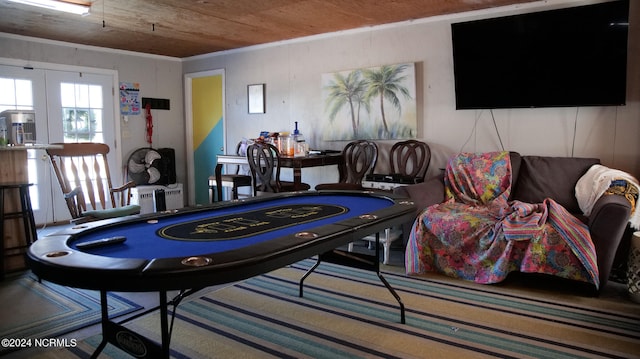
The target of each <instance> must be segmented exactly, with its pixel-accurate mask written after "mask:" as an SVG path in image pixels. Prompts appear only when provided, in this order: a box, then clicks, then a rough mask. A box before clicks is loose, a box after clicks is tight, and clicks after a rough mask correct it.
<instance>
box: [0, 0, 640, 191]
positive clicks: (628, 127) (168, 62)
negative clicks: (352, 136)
mask: <svg viewBox="0 0 640 359" xmlns="http://www.w3.org/2000/svg"><path fill="white" fill-rule="evenodd" d="M593 2H597V1H594V0H547V1H540V2H536V3H531V4H525V5H518V6H510V7H504V8H498V9H493V10H487V11H481V12H472V13H465V14H457V15H454V16H447V17H435V18H429V19H420V20H415V21H411V22H406V23H401V24H393V25H387V26H380V27H374V28H367V29H360V30H355V31H345V32H340V33H335V34H326V35H321V36H316V37H310V38H305V39H299V40H293V41H288V42H282V43H279V44H270V45H264V46H256V47H251V48H245V49H241V50H237V51H229V52H224V53H218V54H210V55H205V56H198V57H193V58H188V59H183V60H182V61H181V60H179V59H175V58H168V57H160V56H150V55H145V54H137V53H131V52H124V51H114V50H108V49H100V48H92V47H87V46H82V45H73V44H66V43H56V42H51V41H44V40H37V39H28V38H23V37H18V36H13V35H3V34H0V49H2V54H1V55H0V57H2V58H10V59H15V60H17V61H24V64H25V65H28V64H29V62H44V63H53V64H62V65H67V66H82V67H95V68H103V69H114V70H117V72H118V75H119V81H128V82H139V83H140V86H141V95H142V96H144V97H156V98H167V99H169V100H170V101H171V110H170V111H162V110H154V111H153V116H154V123H155V127H154V136H153V146H154V147H171V148H175V149H176V158H177V172H178V181H179V182H182V183H185V185H186V184H187V183H188V181H187V180H186V167H185V163H186V161H184V159H185V158H186V153H185V124H184V91H183V85H182V84H183V74H184V73H192V72H199V71H205V70H213V69H225V77H226V121H227V123H226V125H227V132H226V143H227V148H233V146H234V145H235V143H236V142H237V141H238V139H240V138H242V137H255V136H256V134H258V133H259V131H261V130H269V131H282V130H291V129H292V128H293V122H294V121H299V122H300V128H301V131H302V132H303V133H304V134H305V136H306V137H307V139H308V140H309V141H310V143H311V145H312V146H313V147H315V148H326V149H329V148H334V149H340V148H342V147H343V145H344V143H341V142H330V143H323V142H322V141H321V140H320V139H319V138H318V132H319V131H317V127H318V123H319V122H320V120H321V119H323V118H324V116H325V114H324V113H323V104H322V101H321V88H320V87H321V83H320V81H321V75H322V74H323V73H329V72H335V71H341V70H348V69H355V68H361V67H371V66H378V65H385V64H395V63H404V62H413V63H415V64H416V86H417V105H418V134H419V136H418V137H419V138H421V139H424V140H425V141H427V142H428V143H429V144H430V146H431V148H432V150H433V152H434V158H433V160H432V165H431V168H430V172H431V173H433V172H437V171H438V168H441V167H443V166H444V164H445V161H446V158H447V157H448V156H449V155H450V154H452V153H455V152H459V151H491V150H499V149H501V146H500V141H499V139H498V136H497V134H496V131H495V128H494V125H493V122H492V119H491V113H489V112H488V111H456V110H455V104H454V88H453V70H452V57H451V40H450V39H451V34H450V24H451V22H457V21H465V20H471V19H475V18H482V17H493V16H502V15H509V14H516V13H522V12H528V11H537V10H542V9H551V8H557V7H562V6H566V4H567V3H570V4H572V5H581V4H587V3H593ZM630 16H631V19H630V23H631V26H630V35H629V46H630V52H629V60H628V69H629V72H628V94H627V105H626V106H622V107H595V108H591V107H589V108H579V109H578V108H562V109H514V110H496V111H494V112H493V115H494V116H495V119H496V124H497V126H498V130H499V133H500V137H501V139H502V143H503V145H504V148H505V149H506V150H514V151H518V152H520V153H522V154H525V155H526V154H537V155H552V156H571V155H574V156H583V157H585V156H589V157H598V158H600V159H601V160H602V162H603V163H604V164H605V165H608V166H611V167H616V168H619V169H622V170H625V171H628V172H630V173H632V174H633V175H635V176H636V177H640V61H639V59H640V26H639V24H640V2H638V1H631V9H630ZM254 83H266V84H267V92H266V96H267V113H266V114H263V115H249V114H247V96H246V93H247V85H248V84H254ZM576 114H577V117H576ZM576 118H577V122H575V125H576V131H575V142H574V140H573V138H574V120H575V119H576ZM119 121H122V120H121V119H119ZM120 125H121V134H122V135H123V136H122V145H121V148H120V151H121V156H122V158H123V161H124V160H126V158H127V157H128V155H129V154H130V152H131V151H133V150H134V149H136V148H138V147H145V146H146V145H147V144H146V142H145V132H144V131H145V127H144V117H143V116H140V117H137V118H131V119H130V121H129V122H128V123H126V124H125V123H124V122H120ZM574 143H575V145H574ZM388 145H389V144H388V143H386V144H383V147H388ZM379 162H382V161H379ZM380 167H381V168H380V171H384V166H380ZM335 173H336V171H331V170H322V169H317V168H314V169H304V170H303V180H304V181H306V182H308V183H310V184H312V185H314V184H316V183H321V182H326V181H333V180H335V179H337V175H336V174H335ZM286 175H288V174H285V176H286Z"/></svg>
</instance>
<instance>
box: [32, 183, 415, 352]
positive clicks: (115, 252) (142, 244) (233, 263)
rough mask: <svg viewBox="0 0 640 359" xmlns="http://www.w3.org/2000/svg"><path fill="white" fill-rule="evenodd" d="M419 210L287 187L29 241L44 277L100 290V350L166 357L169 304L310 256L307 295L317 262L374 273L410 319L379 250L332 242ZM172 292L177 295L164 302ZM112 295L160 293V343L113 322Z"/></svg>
mask: <svg viewBox="0 0 640 359" xmlns="http://www.w3.org/2000/svg"><path fill="white" fill-rule="evenodd" d="M414 216H415V206H414V204H413V203H412V202H410V201H409V200H407V199H405V198H399V197H396V196H394V195H393V194H391V193H387V192H372V191H334V192H326V191H306V192H288V193H283V194H276V195H268V196H259V197H254V198H251V199H246V200H234V201H227V202H217V203H215V204H212V205H209V206H201V207H191V208H185V209H181V210H175V211H168V212H165V213H154V214H147V215H137V216H129V217H126V218H123V219H110V220H103V221H97V222H90V223H86V224H83V225H78V226H74V227H70V228H68V229H65V230H63V231H60V232H56V233H54V234H52V235H49V236H47V237H44V238H41V239H39V240H37V241H36V242H35V243H33V244H32V245H31V246H30V248H29V250H28V253H27V262H28V265H29V267H30V268H31V270H32V271H33V273H34V274H35V275H37V276H38V277H39V278H40V279H43V280H48V281H51V282H55V283H58V284H62V285H66V286H70V287H77V288H85V289H94V290H99V291H100V293H101V302H102V303H101V305H102V319H103V320H102V327H103V343H101V345H100V346H99V347H98V349H97V350H96V353H94V355H97V354H98V353H99V352H100V351H101V350H102V349H103V348H104V346H105V345H106V343H107V342H111V343H113V344H115V345H117V346H119V347H121V348H122V349H124V350H126V351H128V352H129V353H131V354H133V355H134V356H141V352H142V351H143V352H144V356H147V357H168V355H169V339H170V328H169V325H168V322H167V316H168V309H167V307H168V305H170V304H173V305H174V306H175V305H177V304H178V303H179V301H180V300H181V299H182V298H184V297H185V296H186V295H188V294H190V293H193V292H195V291H196V290H199V289H202V288H205V287H208V286H213V285H217V284H223V283H230V282H235V281H238V280H243V279H246V278H250V277H253V276H256V275H259V274H263V273H266V272H269V271H272V270H275V269H278V268H281V267H283V266H286V265H289V264H292V263H295V262H297V261H300V260H302V259H306V258H309V257H313V256H317V258H318V260H317V263H316V265H315V266H314V267H313V268H311V270H310V271H309V272H308V273H306V274H305V275H304V276H303V277H302V279H301V281H300V295H301V296H302V294H303V291H302V290H303V289H302V288H303V280H304V278H306V277H307V276H308V275H309V274H310V273H311V272H312V271H313V269H315V267H317V265H318V264H320V262H321V261H331V262H334V263H340V264H344V265H352V266H356V267H360V268H365V269H371V270H375V271H377V272H378V276H379V277H380V279H381V280H382V281H383V283H384V284H385V286H386V287H387V288H388V289H389V291H391V293H392V294H393V296H394V297H395V298H396V300H397V301H398V303H399V304H400V307H401V311H402V322H404V306H403V304H402V301H401V300H400V298H399V297H398V296H397V294H396V293H395V291H393V289H392V288H391V286H390V285H389V284H388V283H387V282H386V281H385V280H384V277H383V276H382V275H381V274H380V273H379V260H378V258H377V256H378V254H379V253H376V258H374V259H371V258H364V257H366V256H362V255H357V254H355V253H346V252H343V251H339V250H336V248H338V247H341V246H343V245H346V244H348V243H350V242H352V241H355V240H358V239H360V238H363V237H365V236H367V235H371V234H376V233H379V232H380V231H383V230H384V229H386V228H389V227H392V226H399V225H401V224H402V223H405V222H407V221H411V220H413V217H414ZM105 240H106V241H105ZM88 242H92V243H95V242H98V243H97V244H94V245H90V246H86V245H87V243H88ZM101 242H102V243H101ZM105 242H106V243H105ZM376 247H378V246H376ZM170 290H179V291H180V294H179V295H178V296H176V298H174V299H173V300H172V301H169V302H168V301H167V291H170ZM108 291H120V292H158V293H159V296H160V306H159V309H160V312H161V321H162V323H161V335H162V343H161V345H158V344H157V343H154V342H152V341H150V340H149V339H147V338H144V337H142V336H139V335H137V334H136V333H132V332H130V331H129V330H128V329H126V328H125V327H123V326H122V325H121V324H122V323H114V322H112V321H111V320H109V318H108V305H107V295H106V293H107V292H108ZM141 348H143V349H144V350H141Z"/></svg>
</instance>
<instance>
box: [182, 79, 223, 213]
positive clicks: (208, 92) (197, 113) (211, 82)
mask: <svg viewBox="0 0 640 359" xmlns="http://www.w3.org/2000/svg"><path fill="white" fill-rule="evenodd" d="M185 88H186V89H187V96H186V97H187V99H186V101H185V103H186V104H187V107H188V108H187V111H186V112H187V153H188V156H189V157H190V158H189V162H190V163H188V167H189V174H190V176H189V177H190V190H189V204H191V205H193V204H206V203H208V202H209V185H208V179H209V176H212V175H213V174H214V169H215V166H216V163H217V161H216V156H217V155H218V154H222V153H224V72H223V71H209V72H205V73H197V74H188V75H186V86H185Z"/></svg>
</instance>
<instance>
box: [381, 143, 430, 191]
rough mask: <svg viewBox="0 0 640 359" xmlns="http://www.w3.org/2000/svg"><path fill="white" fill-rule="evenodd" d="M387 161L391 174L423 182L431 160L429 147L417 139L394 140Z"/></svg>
mask: <svg viewBox="0 0 640 359" xmlns="http://www.w3.org/2000/svg"><path fill="white" fill-rule="evenodd" d="M389 162H390V168H391V173H392V174H394V175H400V176H402V177H403V178H413V182H415V183H418V182H423V181H424V176H425V174H426V173H427V169H428V168H429V162H431V149H430V148H429V146H428V145H427V144H426V143H424V142H421V141H417V140H407V141H401V142H396V143H395V144H394V145H393V146H392V147H391V151H390V152H389Z"/></svg>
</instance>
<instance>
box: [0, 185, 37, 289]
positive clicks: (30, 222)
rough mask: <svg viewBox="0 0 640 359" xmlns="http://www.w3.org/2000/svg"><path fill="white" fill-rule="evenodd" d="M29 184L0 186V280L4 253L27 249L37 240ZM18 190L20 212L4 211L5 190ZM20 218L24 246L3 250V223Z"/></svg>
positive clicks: (2, 273)
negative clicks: (0, 243)
mask: <svg viewBox="0 0 640 359" xmlns="http://www.w3.org/2000/svg"><path fill="white" fill-rule="evenodd" d="M31 185H32V184H31V183H20V182H8V183H2V184H0V235H2V239H3V242H2V246H0V279H4V272H5V269H4V265H5V263H4V261H5V251H6V250H11V249H22V248H26V247H28V246H29V245H30V244H31V243H33V242H34V241H35V240H37V239H38V234H37V233H36V222H35V220H34V218H33V209H32V208H31V197H30V196H29V187H30V186H31ZM15 189H17V190H19V192H20V210H19V211H17V212H8V213H5V211H4V198H5V191H6V190H15ZM14 218H21V219H22V224H23V225H24V233H25V244H24V246H17V247H10V248H5V243H4V239H5V234H4V222H5V221H6V220H8V219H14Z"/></svg>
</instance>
